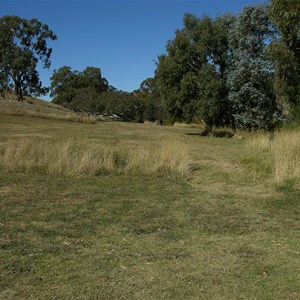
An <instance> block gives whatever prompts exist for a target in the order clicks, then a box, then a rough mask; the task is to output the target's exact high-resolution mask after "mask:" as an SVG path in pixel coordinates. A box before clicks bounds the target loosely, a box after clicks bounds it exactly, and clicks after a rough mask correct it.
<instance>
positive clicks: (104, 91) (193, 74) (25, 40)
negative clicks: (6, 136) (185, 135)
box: [0, 0, 300, 132]
mask: <svg viewBox="0 0 300 300" xmlns="http://www.w3.org/2000/svg"><path fill="white" fill-rule="evenodd" d="M12 28H13V30H10V29H12ZM47 39H53V40H54V39H56V36H55V35H54V33H53V32H52V31H51V30H50V29H49V28H48V26H47V25H43V24H41V23H40V22H38V21H37V20H35V19H33V20H29V21H28V20H24V19H21V18H19V17H9V16H7V17H3V18H1V19H0V44H1V49H0V59H1V61H0V70H1V76H0V88H1V90H2V91H5V89H14V90H15V92H16V94H17V95H18V97H19V99H20V100H22V97H23V95H24V94H33V93H36V94H41V93H46V92H47V90H46V89H43V88H42V87H41V83H40V81H39V76H38V73H37V72H36V68H35V67H36V64H37V62H38V61H39V60H40V61H42V62H43V63H44V66H45V67H49V66H50V60H49V59H50V54H51V49H48V48H47V44H46V40H47ZM50 91H51V96H52V97H53V102H55V103H57V104H60V105H63V106H65V107H68V108H70V109H72V110H75V111H79V112H86V113H91V114H97V115H105V116H110V117H114V118H117V119H120V120H124V121H136V122H143V121H144V120H149V121H158V122H160V123H162V122H168V123H170V122H171V123H172V122H175V121H183V122H187V123H190V122H202V123H204V124H205V125H206V129H207V132H209V131H210V130H211V129H212V127H214V126H229V127H232V128H240V129H246V130H256V129H264V130H269V131H273V130H275V129H276V128H277V127H279V126H280V125H282V124H283V123H285V122H287V121H289V120H291V119H292V118H293V112H295V111H296V108H297V107H299V105H300V1H298V0H271V1H270V3H269V4H268V5H266V4H261V5H256V6H247V7H245V8H244V9H243V10H242V11H241V12H240V13H239V14H236V15H232V14H224V15H222V16H219V17H217V18H211V17H209V16H203V17H201V18H199V17H197V16H195V15H192V14H186V15H185V16H184V18H183V27H182V28H181V29H178V30H176V32H175V38H174V39H172V40H170V41H168V43H167V46H166V53H165V54H163V55H161V56H159V57H158V61H157V68H156V70H155V74H154V77H153V78H147V79H145V80H144V81H143V82H142V84H141V86H140V88H139V89H138V90H136V91H133V92H131V93H128V92H123V91H118V90H117V89H115V88H114V87H112V86H111V85H109V83H108V81H107V80H106V79H105V78H104V77H102V74H101V70H100V68H97V67H87V68H86V69H85V70H83V71H81V72H80V71H73V70H72V69H71V67H67V66H63V67H61V68H60V69H58V70H55V71H54V74H53V76H52V77H51V88H50Z"/></svg>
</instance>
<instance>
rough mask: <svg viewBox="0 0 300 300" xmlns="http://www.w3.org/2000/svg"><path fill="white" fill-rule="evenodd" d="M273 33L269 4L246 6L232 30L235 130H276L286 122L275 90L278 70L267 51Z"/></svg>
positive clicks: (230, 83)
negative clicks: (273, 86) (276, 70)
mask: <svg viewBox="0 0 300 300" xmlns="http://www.w3.org/2000/svg"><path fill="white" fill-rule="evenodd" d="M272 34H273V31H272V27H271V23H270V19H269V17H268V14H267V6H265V5H258V6H253V7H245V8H244V9H243V11H242V12H241V13H240V14H239V15H238V16H237V19H236V21H235V22H234V23H233V25H232V27H231V29H230V34H229V42H230V43H229V45H230V49H231V51H232V60H231V64H230V68H229V71H228V77H227V86H228V89H229V101H230V103H231V107H232V113H233V121H234V124H233V125H234V127H237V128H242V129H249V130H254V129H265V130H271V131H272V130H274V129H275V128H276V127H277V126H278V125H279V124H280V123H281V122H282V121H283V119H284V118H283V114H282V107H281V106H280V105H279V104H278V103H277V102H276V99H275V94H274V92H273V89H272V80H273V77H274V76H273V75H274V70H273V66H272V64H271V61H270V59H269V58H268V55H267V51H266V48H267V44H268V42H269V41H270V39H271V38H272Z"/></svg>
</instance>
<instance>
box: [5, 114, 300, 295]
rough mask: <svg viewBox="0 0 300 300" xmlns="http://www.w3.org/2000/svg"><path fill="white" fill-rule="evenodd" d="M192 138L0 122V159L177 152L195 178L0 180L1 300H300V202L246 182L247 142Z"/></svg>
mask: <svg viewBox="0 0 300 300" xmlns="http://www.w3.org/2000/svg"><path fill="white" fill-rule="evenodd" d="M194 132H197V129H193V128H181V127H180V128H177V127H176V128H173V127H161V126H154V125H151V124H144V125H143V124H128V123H116V122H112V123H111V122H100V123H98V124H96V125H90V124H81V123H70V122H65V121H54V120H47V119H37V118H28V117H17V116H0V147H1V148H2V149H3V148H8V147H13V145H15V147H17V146H16V145H17V144H18V141H20V140H22V139H24V138H26V139H28V140H31V141H37V140H39V141H40V142H41V143H44V145H45V144H47V145H49V144H53V145H54V146H56V145H57V146H59V145H63V144H64V143H67V141H73V142H74V139H75V140H78V141H83V140H86V141H87V143H88V144H89V145H93V147H94V146H95V147H96V146H97V147H100V146H99V145H101V146H103V147H105V148H106V149H111V150H114V149H117V148H120V147H121V145H122V146H124V145H125V146H126V147H131V148H130V149H136V148H138V146H141V147H143V146H145V147H146V148H147V147H149V149H152V150H153V149H155V145H163V143H164V141H171V143H173V145H174V144H175V143H176V142H178V141H180V144H184V145H185V147H186V148H187V149H188V154H189V157H192V160H193V162H196V163H197V166H198V168H197V170H194V171H193V174H192V178H190V179H189V180H188V181H187V180H185V179H178V178H171V177H168V176H160V177H158V176H149V175H148V174H146V173H142V172H139V173H136V174H134V173H130V174H129V173H125V172H123V173H122V174H118V175H116V174H114V173H109V174H105V175H104V174H102V175H99V176H89V175H85V176H73V175H72V176H69V175H68V174H58V173H51V172H44V171H41V170H40V169H28V170H27V171H26V172H22V171H21V170H10V171H8V172H7V171H6V172H0V223H1V224H0V228H1V230H0V249H1V250H0V261H1V264H0V299H20V298H28V299H41V298H42V299H60V298H64V299H73V298H75V299H76V298H77V299H247V300H248V299H267V300H268V299H270V300H271V299H272V300H273V299H299V297H300V272H299V271H300V269H299V257H300V253H299V248H300V244H299V234H300V225H299V224H300V219H299V216H300V203H299V197H300V194H299V191H298V190H296V189H287V190H277V191H275V190H274V189H272V188H271V187H270V185H268V184H267V182H265V181H264V180H262V179H261V181H260V182H257V181H253V180H251V178H250V177H249V176H248V174H247V173H248V169H247V168H245V167H244V166H243V165H242V164H241V163H240V161H241V159H242V158H243V157H245V156H246V153H247V150H246V149H247V148H248V144H247V143H248V142H247V141H246V139H244V140H236V139H220V138H209V137H200V136H198V135H186V134H185V133H190V134H191V133H194ZM20 145H21V143H20ZM122 148H123V147H122ZM150 152H151V154H152V151H150ZM166 152H167V151H166V150H164V153H166ZM167 157H169V155H167Z"/></svg>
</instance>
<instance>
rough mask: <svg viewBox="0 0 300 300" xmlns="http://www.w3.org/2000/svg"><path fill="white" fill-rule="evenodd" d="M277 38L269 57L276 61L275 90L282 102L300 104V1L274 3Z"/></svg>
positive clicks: (281, 0) (273, 15)
mask: <svg viewBox="0 0 300 300" xmlns="http://www.w3.org/2000/svg"><path fill="white" fill-rule="evenodd" d="M269 13H270V17H271V20H272V23H273V25H274V26H275V27H276V29H277V31H278V32H277V33H278V35H277V38H276V39H274V40H273V41H272V43H271V44H270V47H269V53H270V54H271V56H272V58H273V59H274V61H275V65H276V69H275V70H276V78H275V89H276V93H277V96H278V98H279V100H280V101H288V102H290V103H294V104H298V105H299V104H300V1H298V0H272V1H271V4H270V9H269Z"/></svg>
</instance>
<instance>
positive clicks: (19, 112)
mask: <svg viewBox="0 0 300 300" xmlns="http://www.w3.org/2000/svg"><path fill="white" fill-rule="evenodd" d="M0 114H1V115H11V116H27V117H36V118H43V119H49V120H64V121H71V122H79V123H94V122H95V118H94V117H93V116H84V115H82V114H76V113H75V112H73V111H70V110H68V109H66V108H63V107H61V106H59V105H55V104H53V103H50V102H46V101H43V100H39V99H34V98H30V99H29V100H28V99H26V100H25V101H24V102H19V101H16V100H9V99H0Z"/></svg>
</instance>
